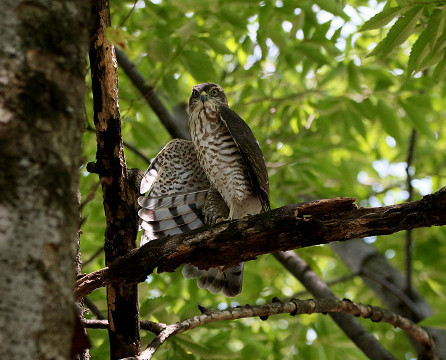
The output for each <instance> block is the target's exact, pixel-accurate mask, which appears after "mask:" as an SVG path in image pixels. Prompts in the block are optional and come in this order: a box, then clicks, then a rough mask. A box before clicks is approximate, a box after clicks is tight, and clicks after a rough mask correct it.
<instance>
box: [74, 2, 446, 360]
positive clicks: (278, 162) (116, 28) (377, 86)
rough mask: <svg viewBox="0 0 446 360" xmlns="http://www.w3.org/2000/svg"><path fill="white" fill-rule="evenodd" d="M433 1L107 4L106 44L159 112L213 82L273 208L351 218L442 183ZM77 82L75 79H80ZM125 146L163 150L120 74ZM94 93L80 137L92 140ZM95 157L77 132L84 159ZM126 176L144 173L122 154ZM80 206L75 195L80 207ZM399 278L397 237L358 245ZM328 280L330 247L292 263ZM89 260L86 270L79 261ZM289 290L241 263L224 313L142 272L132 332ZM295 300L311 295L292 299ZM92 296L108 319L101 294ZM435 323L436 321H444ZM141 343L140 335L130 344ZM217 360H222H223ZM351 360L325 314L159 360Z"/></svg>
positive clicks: (339, 289)
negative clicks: (128, 63) (129, 64)
mask: <svg viewBox="0 0 446 360" xmlns="http://www.w3.org/2000/svg"><path fill="white" fill-rule="evenodd" d="M444 7H445V5H444V2H442V1H438V2H419V1H417V2H414V1H406V0H401V1H394V0H391V1H387V2H385V1H384V2H383V1H376V0H369V1H365V0H352V1H348V2H347V3H345V4H344V3H340V2H336V1H334V0H318V1H280V0H277V1H270V0H266V1H260V2H259V1H252V0H244V1H243V0H238V1H217V0H211V1H198V0H181V1H180V0H171V1H167V0H158V1H155V0H152V1H142V0H138V1H136V2H135V3H134V2H133V1H124V0H116V1H113V2H112V3H111V12H112V25H113V28H112V29H111V30H110V32H109V33H108V35H109V37H110V39H111V40H112V41H113V42H114V43H115V44H116V45H117V46H119V47H121V49H123V51H124V52H125V53H126V54H127V55H128V56H129V57H130V58H131V59H132V61H133V62H134V63H135V64H136V65H137V67H138V70H139V71H140V72H141V73H142V74H143V76H144V77H145V79H146V81H147V82H148V83H149V84H151V85H152V86H154V88H155V91H156V92H157V94H158V95H159V96H160V97H161V99H162V101H163V103H164V105H165V106H166V107H167V108H168V109H169V110H171V111H173V109H174V108H175V107H177V108H178V106H180V107H181V105H184V104H185V103H186V102H187V100H188V98H189V93H190V90H191V88H192V86H193V85H194V84H196V83H199V82H208V81H209V82H216V83H219V84H220V85H222V87H223V88H224V89H225V92H226V94H227V96H228V100H229V104H230V106H231V107H232V108H233V109H234V110H235V111H237V112H238V113H239V114H240V115H241V116H242V117H243V118H244V119H245V121H246V122H247V123H248V124H249V125H250V127H251V128H252V129H253V132H254V134H255V135H256V137H257V139H258V141H259V143H260V144H261V146H262V149H263V152H264V155H265V159H266V162H267V166H268V170H269V176H270V189H271V200H272V201H271V203H272V207H273V208H274V207H279V206H283V205H286V204H289V203H296V202H301V201H307V200H312V199H318V198H328V197H333V196H355V197H357V200H358V204H360V205H361V206H381V205H390V204H395V203H398V202H403V201H406V200H407V199H408V197H409V189H408V184H407V173H406V167H407V161H408V160H407V159H408V149H409V147H410V141H411V134H412V132H413V131H416V133H417V137H416V146H415V150H414V156H413V160H412V162H411V164H410V167H409V169H408V172H409V173H410V175H411V177H412V182H411V184H412V186H413V188H414V195H413V199H417V198H419V197H420V195H425V194H427V193H430V192H432V191H435V190H437V189H439V188H440V187H441V186H444V185H445V184H446V181H445V180H446V179H445V176H446V173H444V171H443V165H445V163H446V151H445V148H446V139H445V137H444V130H443V125H444V120H443V119H444V118H445V116H446V114H445V110H444V109H445V108H446V107H445V101H444V98H445V91H446V89H445V83H444V81H443V77H444V75H445V65H446V57H445V54H446V53H445V51H446V46H445V45H446V35H445V34H446V32H445V23H446V22H445V18H446V13H445V11H444ZM88 81H90V80H89V79H87V82H88ZM119 91H120V108H121V117H122V128H123V136H124V141H125V142H126V143H128V144H130V145H132V146H133V147H134V148H137V149H138V150H139V151H140V152H142V153H143V154H144V155H145V156H147V157H149V158H153V157H154V156H155V155H156V154H157V152H158V151H159V150H160V149H161V148H162V147H163V146H164V144H165V143H166V142H167V141H168V140H169V139H170V137H169V134H168V133H167V131H166V130H165V129H164V128H163V126H162V124H161V123H160V121H159V119H158V118H157V117H156V115H155V114H154V113H153V112H152V110H151V109H150V107H149V106H148V105H147V104H146V102H145V100H144V98H143V96H142V95H141V94H140V93H139V92H138V90H137V89H136V88H134V87H133V85H132V84H131V82H130V81H129V79H128V78H127V77H126V75H125V74H124V73H120V88H119ZM92 109H93V106H92V95H91V93H88V94H87V95H86V118H87V120H86V126H87V128H94V126H93V116H92ZM95 151H96V139H95V134H94V132H91V131H86V132H85V135H84V142H83V152H84V158H85V160H86V162H85V163H87V162H88V161H92V159H94V156H95ZM125 155H126V160H127V164H128V167H129V168H132V167H137V168H140V169H142V170H145V169H146V168H147V166H148V164H147V162H145V161H144V159H142V158H141V157H140V156H138V154H137V153H135V152H133V151H132V150H131V149H130V148H126V153H125ZM80 171H81V193H82V199H83V201H85V200H86V199H88V201H87V202H86V204H85V206H84V207H83V216H84V217H86V221H85V222H84V224H83V228H82V229H83V235H82V238H81V245H82V256H83V260H84V263H85V265H84V269H83V271H84V272H91V271H94V270H97V269H99V268H101V267H104V260H103V256H95V254H96V255H97V254H99V255H101V252H100V249H101V248H102V246H103V235H104V228H105V219H104V215H103V208H102V195H101V193H100V189H99V188H98V186H97V182H98V179H97V175H94V174H88V173H87V172H86V169H85V166H84V167H82V168H81V170H80ZM89 194H90V197H89V198H88V195H89ZM445 236H446V230H445V229H444V228H435V229H418V230H416V231H415V232H414V239H415V243H414V259H413V283H414V288H415V289H416V290H417V291H419V292H420V293H421V294H422V295H423V296H424V297H425V298H426V300H427V301H428V302H429V304H430V305H431V306H432V307H433V309H434V311H435V313H437V314H438V316H439V318H440V317H441V316H443V318H444V316H445V313H444V310H442V309H444V308H445V294H446V288H445V286H444V284H443V283H444V281H442V279H443V278H444V274H445V272H446V264H444V262H442V260H443V259H444V257H445V255H446V246H445V245H444V241H442V240H444V237H445ZM368 242H370V243H373V245H374V246H376V248H378V249H379V251H381V252H383V253H384V254H385V255H386V257H387V258H388V259H389V261H390V262H391V264H392V265H393V266H394V267H396V268H397V269H399V270H401V271H403V269H404V261H405V253H404V234H401V233H398V234H395V235H392V236H386V237H379V238H373V239H368ZM298 253H299V255H300V256H301V257H303V258H304V259H305V260H306V261H307V262H308V263H309V264H311V266H312V267H313V269H314V270H315V271H316V272H317V273H318V274H319V275H320V276H321V277H322V278H323V279H324V280H326V281H329V280H332V279H336V278H338V277H341V276H344V275H346V274H348V273H349V270H348V269H347V268H346V267H345V266H344V265H343V264H342V262H341V261H340V260H339V259H338V258H337V256H336V254H334V253H333V252H332V251H331V250H330V248H328V247H315V248H308V249H302V250H299V252H298ZM88 260H90V261H88ZM332 289H333V291H334V292H335V293H336V295H337V296H339V297H340V298H343V297H347V298H350V299H352V300H354V301H356V302H362V303H370V304H373V305H381V304H380V303H379V302H378V300H377V299H376V296H375V295H374V293H373V292H372V291H371V290H370V289H368V288H367V287H366V286H365V285H364V284H363V283H362V282H361V280H360V279H358V278H353V279H351V280H348V281H344V282H339V283H337V284H335V285H334V286H333V287H332ZM302 290H304V289H303V287H302V285H301V284H300V283H299V282H298V281H297V280H296V279H295V278H294V277H293V276H292V275H291V274H290V273H288V272H287V271H286V270H285V269H284V268H283V267H282V266H281V265H280V264H279V263H278V262H277V261H276V260H275V259H274V258H272V257H271V256H263V257H261V258H259V259H258V260H257V261H253V262H250V263H248V264H247V266H246V268H245V281H244V289H243V292H242V294H241V295H240V296H239V297H237V298H236V299H232V300H228V299H226V298H224V297H222V296H220V295H217V296H216V295H211V294H209V293H207V292H206V291H203V290H199V289H198V288H197V286H196V283H195V282H194V281H188V280H184V279H183V278H182V275H181V272H180V271H176V272H175V273H172V274H159V275H151V276H150V277H149V278H148V279H147V281H146V282H145V283H143V284H141V285H140V306H141V319H146V320H153V321H160V322H165V323H173V322H175V321H179V320H180V319H184V318H186V317H190V316H193V315H195V314H196V313H197V305H198V304H200V305H203V306H205V307H209V308H220V309H223V308H225V307H227V306H234V305H236V304H245V303H250V304H262V303H265V302H269V301H270V300H271V298H272V297H273V296H278V297H279V298H286V297H290V296H292V295H293V294H295V293H297V292H300V291H302ZM303 297H310V296H309V295H303ZM90 298H91V299H92V300H93V301H94V302H95V303H96V304H97V305H98V306H99V308H100V309H101V310H103V311H104V313H106V299H105V291H104V290H98V291H96V292H94V293H93V294H91V296H90ZM442 311H443V312H442ZM364 326H365V327H366V328H367V329H369V330H370V331H371V332H372V333H373V334H375V335H376V336H377V337H378V338H379V340H380V341H381V342H382V343H383V345H384V346H385V347H386V348H388V349H389V350H391V351H392V353H393V354H394V355H395V356H396V357H397V358H404V357H405V358H411V357H413V356H414V354H413V352H412V353H411V347H410V345H409V342H408V341H407V339H406V338H405V337H404V335H402V334H401V332H399V331H397V330H394V329H391V328H390V327H388V326H387V325H384V324H372V323H370V322H364ZM89 335H90V337H91V339H92V340H93V349H92V350H91V353H92V356H93V358H94V359H106V358H108V344H107V333H106V331H104V330H89ZM152 337H153V335H152V334H150V333H147V334H146V333H144V332H143V333H142V347H143V348H144V345H145V344H146V343H147V342H149V341H150V339H151V338H152ZM229 354H230V355H229ZM296 354H298V355H299V357H300V358H304V359H312V358H316V359H338V358H339V359H341V358H342V359H362V358H364V355H363V354H362V353H361V352H360V350H358V349H356V348H355V346H354V344H353V343H351V342H350V341H349V339H348V338H347V337H346V336H345V335H344V334H343V333H342V332H341V331H340V330H339V329H338V328H337V327H336V326H335V325H334V324H333V322H332V321H331V319H329V318H328V317H323V316H317V315H311V316H299V317H296V318H291V317H288V316H277V317H272V318H270V319H269V320H268V321H265V322H262V321H260V320H259V319H245V320H239V321H233V322H225V323H214V324H211V325H207V326H206V327H203V328H198V329H195V330H193V331H190V332H187V333H184V334H181V335H179V336H176V337H174V338H171V339H170V340H169V341H168V343H166V344H164V345H163V348H162V349H160V350H159V353H157V355H156V357H157V358H163V359H179V358H181V359H225V358H229V357H230V358H234V359H238V358H240V359H245V358H257V359H291V358H294V357H295V356H296Z"/></svg>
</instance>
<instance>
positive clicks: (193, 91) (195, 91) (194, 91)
mask: <svg viewBox="0 0 446 360" xmlns="http://www.w3.org/2000/svg"><path fill="white" fill-rule="evenodd" d="M199 95H200V94H199V93H198V91H197V90H192V96H193V97H198V96H199Z"/></svg>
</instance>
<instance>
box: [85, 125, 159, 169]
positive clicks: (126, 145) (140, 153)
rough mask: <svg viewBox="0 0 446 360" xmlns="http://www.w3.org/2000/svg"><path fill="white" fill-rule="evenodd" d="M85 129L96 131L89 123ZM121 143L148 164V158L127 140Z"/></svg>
mask: <svg viewBox="0 0 446 360" xmlns="http://www.w3.org/2000/svg"><path fill="white" fill-rule="evenodd" d="M86 130H87V131H90V132H94V133H96V130H95V129H93V128H92V127H91V126H90V125H88V126H87V127H86ZM122 143H123V144H124V146H125V147H126V148H128V149H129V150H131V151H132V152H134V153H135V154H136V155H137V156H139V157H140V158H141V159H142V160H144V161H145V162H146V163H147V164H150V162H151V161H150V159H149V158H148V157H147V156H145V155H144V154H143V153H142V152H141V151H139V150H138V149H137V148H135V147H134V146H133V145H131V144H129V143H127V142H125V141H123V142H122Z"/></svg>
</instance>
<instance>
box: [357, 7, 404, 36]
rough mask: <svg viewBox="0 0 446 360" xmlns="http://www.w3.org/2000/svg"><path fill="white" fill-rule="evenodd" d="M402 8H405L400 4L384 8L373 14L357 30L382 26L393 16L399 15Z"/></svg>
mask: <svg viewBox="0 0 446 360" xmlns="http://www.w3.org/2000/svg"><path fill="white" fill-rule="evenodd" d="M404 10H406V9H405V8H404V7H401V6H396V7H391V8H385V9H384V10H383V11H381V12H380V13H378V14H376V15H375V16H373V17H372V18H371V19H370V20H368V21H366V22H365V23H364V25H363V26H362V27H361V28H360V29H359V31H366V30H372V29H379V28H382V27H384V26H386V25H387V24H388V23H389V22H391V21H392V20H393V19H394V18H396V17H397V16H399V15H400V14H401V13H402V12H403V11H404Z"/></svg>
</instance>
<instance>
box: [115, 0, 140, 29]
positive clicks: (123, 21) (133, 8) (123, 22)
mask: <svg viewBox="0 0 446 360" xmlns="http://www.w3.org/2000/svg"><path fill="white" fill-rule="evenodd" d="M137 2H138V0H135V2H134V3H133V6H132V8H131V9H130V11H129V12H128V14H127V15H126V17H125V18H124V20H122V21H121V24H120V25H119V27H123V26H124V24H125V22H126V21H127V19H128V18H129V17H130V15H131V14H132V12H133V10H135V7H136V3H137Z"/></svg>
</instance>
